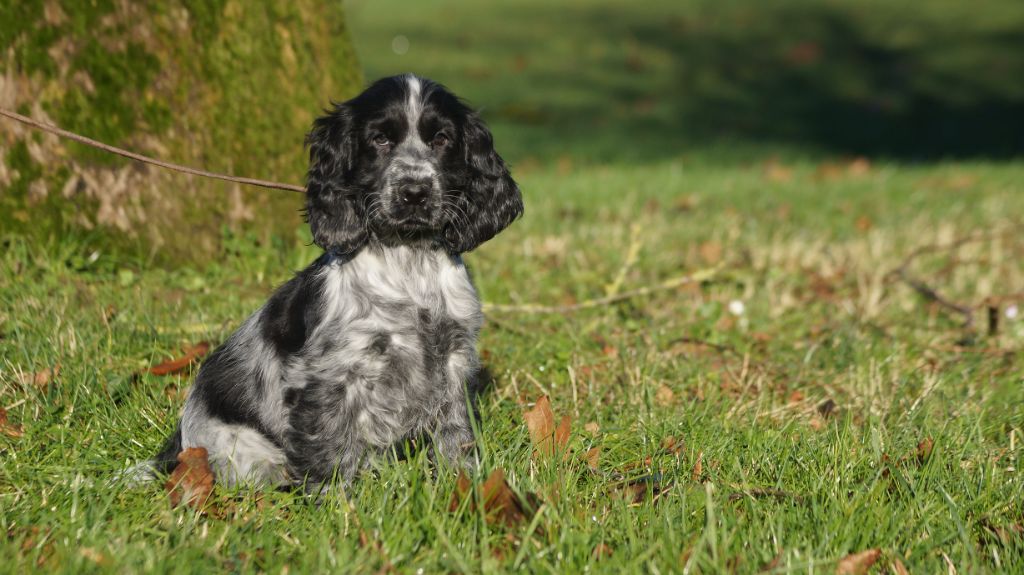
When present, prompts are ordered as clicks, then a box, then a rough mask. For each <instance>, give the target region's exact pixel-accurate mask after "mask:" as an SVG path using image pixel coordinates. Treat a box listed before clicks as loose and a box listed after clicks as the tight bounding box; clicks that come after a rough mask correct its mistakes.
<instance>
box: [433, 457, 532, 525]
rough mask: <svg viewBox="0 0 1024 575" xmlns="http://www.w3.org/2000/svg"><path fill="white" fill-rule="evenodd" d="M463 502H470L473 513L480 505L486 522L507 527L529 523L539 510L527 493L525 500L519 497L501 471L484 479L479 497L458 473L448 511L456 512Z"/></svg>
mask: <svg viewBox="0 0 1024 575" xmlns="http://www.w3.org/2000/svg"><path fill="white" fill-rule="evenodd" d="M466 500H469V502H470V503H469V507H470V509H471V510H473V511H476V510H477V509H479V506H480V505H481V502H482V506H483V511H484V516H485V517H486V519H487V522H488V523H492V524H497V523H500V524H503V525H505V526H506V527H514V526H515V525H517V524H519V523H522V522H524V521H528V520H529V519H531V518H532V517H533V516H534V514H535V513H536V512H537V509H539V508H540V499H539V498H538V497H537V496H536V495H534V494H532V493H527V494H526V497H525V498H521V497H519V496H518V495H517V494H516V492H515V491H513V490H512V488H511V487H509V485H508V482H507V481H505V471H504V470H502V469H500V468H499V469H495V470H494V471H492V472H491V474H490V475H489V476H487V480H486V481H484V484H483V485H482V486H481V487H480V490H479V492H478V493H477V492H475V491H474V489H473V485H472V483H471V482H470V480H469V477H467V476H466V474H465V473H462V472H460V473H459V478H458V479H457V480H456V482H455V491H454V492H452V499H451V501H450V502H449V504H448V510H449V511H450V512H455V511H457V510H458V508H459V506H460V505H461V504H462V502H463V501H466Z"/></svg>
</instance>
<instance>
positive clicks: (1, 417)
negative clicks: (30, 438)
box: [0, 407, 25, 437]
mask: <svg viewBox="0 0 1024 575" xmlns="http://www.w3.org/2000/svg"><path fill="white" fill-rule="evenodd" d="M0 433H2V434H4V435H6V436H8V437H21V436H22V435H25V432H24V431H23V430H22V428H21V426H20V425H14V424H13V423H11V422H10V421H8V420H7V410H6V409H4V408H2V407H0Z"/></svg>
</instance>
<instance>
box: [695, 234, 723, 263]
mask: <svg viewBox="0 0 1024 575" xmlns="http://www.w3.org/2000/svg"><path fill="white" fill-rule="evenodd" d="M697 251H698V252H699V253H700V259H702V260H704V263H706V264H708V265H714V264H717V263H718V262H720V261H722V244H721V243H720V242H716V241H714V240H710V241H706V242H704V243H702V244H700V245H699V246H697Z"/></svg>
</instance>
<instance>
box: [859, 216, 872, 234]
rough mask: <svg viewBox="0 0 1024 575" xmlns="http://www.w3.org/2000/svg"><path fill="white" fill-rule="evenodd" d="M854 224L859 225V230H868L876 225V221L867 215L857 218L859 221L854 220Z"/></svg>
mask: <svg viewBox="0 0 1024 575" xmlns="http://www.w3.org/2000/svg"><path fill="white" fill-rule="evenodd" d="M854 225H855V226H857V229H858V230H860V231H862V232H866V231H868V230H870V229H871V228H872V227H874V225H875V224H874V222H872V221H871V218H869V217H867V216H861V217H859V218H857V221H856V222H854Z"/></svg>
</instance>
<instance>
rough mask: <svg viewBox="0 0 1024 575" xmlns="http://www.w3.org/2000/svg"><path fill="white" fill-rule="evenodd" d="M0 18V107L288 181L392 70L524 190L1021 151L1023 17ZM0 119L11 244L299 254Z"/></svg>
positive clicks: (257, 9)
mask: <svg viewBox="0 0 1024 575" xmlns="http://www.w3.org/2000/svg"><path fill="white" fill-rule="evenodd" d="M0 21H2V22H3V24H0V48H3V52H2V53H0V56H2V58H3V60H2V61H3V74H2V75H0V105H3V106H4V107H7V108H11V109H16V110H18V111H21V112H23V113H29V114H31V115H33V116H34V117H37V118H41V119H45V120H49V121H52V122H56V123H58V124H61V125H62V126H64V127H66V128H68V129H71V130H74V131H79V132H81V133H84V134H86V135H90V136H93V137H96V138H98V139H101V140H104V141H106V142H108V143H111V144H115V145H121V146H125V147H128V148H131V149H135V150H138V151H140V152H143V153H149V154H152V155H155V156H158V157H162V158H165V159H170V160H173V161H179V162H182V163H186V164H189V165H195V166H200V167H206V168H208V169H211V170H218V171H227V172H231V173H235V174H238V175H244V176H250V177H259V178H269V179H279V180H284V181H288V182H296V183H298V182H301V181H302V178H303V171H304V167H305V153H304V151H303V150H302V144H301V142H302V137H303V134H304V132H305V130H306V129H307V127H308V125H309V123H310V121H311V120H312V118H313V117H315V115H316V114H317V113H318V112H319V110H320V109H322V107H324V106H326V105H327V103H328V102H329V101H330V100H331V99H335V100H341V99H345V98H348V97H350V96H352V95H354V94H355V93H357V92H358V91H359V90H360V89H361V87H362V86H363V85H364V81H365V80H372V79H375V78H377V77H380V76H385V75H390V74H394V73H399V72H406V71H413V72H416V73H418V74H421V75H425V76H428V77H431V78H433V79H436V80H438V81H440V82H442V83H444V84H447V85H448V86H449V87H450V88H451V89H453V90H454V91H455V92H456V93H458V94H460V95H462V96H463V97H465V98H466V99H468V100H469V101H470V103H471V104H473V105H474V106H477V107H478V108H479V109H480V110H481V111H482V113H483V115H484V117H485V118H486V119H487V120H488V121H489V123H490V125H491V126H492V128H493V130H494V132H495V135H496V137H497V141H498V143H499V146H500V149H501V151H502V153H503V154H504V155H505V156H506V158H507V159H508V160H509V161H510V162H511V163H512V164H513V166H514V167H515V169H516V170H517V173H520V174H526V173H529V171H530V170H532V169H535V168H544V167H554V168H556V169H560V170H562V172H565V171H568V170H571V169H573V168H579V167H581V166H588V165H589V166H593V165H607V164H630V165H643V164H655V163H659V162H689V163H690V165H693V163H694V162H696V163H697V164H699V165H717V164H722V165H733V166H735V165H750V164H752V163H754V164H756V163H759V162H764V161H773V162H778V161H782V162H785V161H787V160H788V159H797V160H802V161H804V160H806V161H812V162H813V161H819V160H821V159H822V158H845V159H846V160H844V161H847V160H849V161H853V160H857V159H861V158H865V159H870V160H874V161H890V162H898V163H901V164H919V163H934V162H939V161H944V160H951V159H961V160H963V159H966V160H993V159H995V160H1002V159H1008V158H1014V157H1017V156H1019V155H1020V153H1021V151H1022V150H1024V3H1022V2H1019V1H1016V0H987V1H985V2H983V3H981V4H977V3H966V2H959V1H956V0H931V1H929V2H926V3H922V2H891V1H885V0H857V1H849V0H847V1H840V0H828V1H808V0H773V1H731V2H713V1H706V0H686V1H663V0H652V1H646V2H626V1H625V0H591V1H581V0H570V1H564V2H542V1H539V0H520V1H504V0H490V1H486V2H474V1H469V0H428V1H422V2H402V1H395V0H374V1H368V0H350V1H348V2H344V3H339V2H332V3H320V2H313V1H304V0H303V1H297V2H280V1H274V0H262V1H260V2H256V3H239V2H237V1H235V0H217V1H210V2H197V1H184V0H182V1H165V2H156V3H149V4H145V5H143V4H135V3H127V2H125V3H108V2H92V3H86V4H79V3H61V2H56V1H49V2H45V1H39V2H34V1H33V2H4V3H2V5H0ZM2 125H3V131H2V133H0V134H2V135H0V190H2V192H0V194H2V197H0V224H2V225H3V226H4V228H6V229H7V230H14V231H17V232H18V233H30V234H39V235H41V236H43V237H57V236H61V235H66V234H67V233H75V234H79V233H86V234H92V236H91V238H92V239H91V240H90V241H93V242H98V243H99V244H102V245H104V246H106V247H107V248H109V249H111V250H114V251H118V252H121V251H125V250H127V251H129V252H131V253H137V254H141V255H144V256H145V257H148V258H149V259H151V260H153V261H155V260H161V259H162V260H166V261H174V260H178V261H181V260H191V261H197V260H200V261H201V260H203V259H205V258H207V257H208V256H209V255H210V254H212V253H216V251H217V250H218V249H220V248H221V247H222V245H223V242H222V240H223V236H224V234H225V233H226V231H227V232H238V231H242V232H253V233H257V234H262V241H263V242H264V243H265V242H267V241H270V238H271V237H272V236H274V237H278V236H280V237H284V238H286V239H288V240H289V241H290V239H291V238H292V237H293V236H294V233H295V232H294V228H295V227H296V225H297V218H296V216H295V210H297V209H298V206H299V205H300V204H301V200H300V199H299V198H297V197H290V196H288V194H285V193H281V192H266V191H260V190H254V189H241V188H240V187H239V186H237V185H227V184H222V183H218V182H212V181H205V180H196V179H187V178H184V177H182V176H178V175H173V174H169V173H165V172H162V171H160V170H156V169H152V168H148V167H145V166H140V165H137V164H129V163H127V162H125V161H124V160H122V159H119V158H115V157H113V156H110V155H108V154H105V153H102V152H98V151H95V150H90V149H86V148H84V147H81V146H78V145H74V144H71V145H69V144H67V143H65V142H59V141H57V140H56V138H53V137H51V136H45V135H42V134H39V133H36V132H31V131H29V130H28V129H27V128H24V127H22V126H19V125H16V124H13V123H11V122H9V121H6V120H5V121H4V122H3V124H2ZM200 206H201V209H199V208H200ZM186 231H187V233H184V232H186ZM300 233H301V232H300ZM197 255H201V256H202V257H198V258H197V257H196V256H197Z"/></svg>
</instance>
